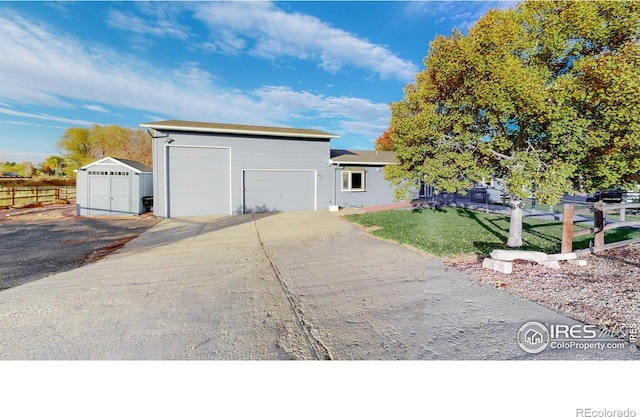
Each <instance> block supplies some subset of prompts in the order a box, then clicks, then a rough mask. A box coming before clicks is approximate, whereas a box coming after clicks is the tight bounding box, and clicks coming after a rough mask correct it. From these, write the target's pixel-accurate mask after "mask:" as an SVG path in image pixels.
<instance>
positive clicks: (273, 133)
mask: <svg viewBox="0 0 640 417" xmlns="http://www.w3.org/2000/svg"><path fill="white" fill-rule="evenodd" d="M140 127H146V128H149V129H154V130H158V131H162V130H171V131H182V132H205V133H231V134H235V135H250V136H281V137H292V138H311V139H334V138H339V137H340V136H337V135H333V134H331V133H326V134H321V133H301V132H278V131H264V130H247V129H224V128H215V127H194V126H171V125H154V124H153V123H143V124H141V125H140Z"/></svg>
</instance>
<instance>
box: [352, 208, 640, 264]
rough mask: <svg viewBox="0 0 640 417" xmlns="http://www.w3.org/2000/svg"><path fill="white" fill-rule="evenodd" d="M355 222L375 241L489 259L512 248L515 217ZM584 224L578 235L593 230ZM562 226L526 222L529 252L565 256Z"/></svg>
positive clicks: (418, 213) (413, 215)
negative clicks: (510, 238)
mask: <svg viewBox="0 0 640 417" xmlns="http://www.w3.org/2000/svg"><path fill="white" fill-rule="evenodd" d="M347 219H348V220H349V221H352V222H354V223H357V224H360V225H362V226H364V227H379V228H380V229H378V230H375V231H372V232H371V233H372V234H373V235H375V236H378V237H381V238H384V239H389V240H392V241H395V242H398V243H401V244H407V245H410V246H413V247H416V248H418V249H421V250H423V251H425V252H428V253H431V254H434V255H436V256H460V255H467V254H489V253H490V252H491V251H492V250H493V249H500V248H506V246H505V242H506V241H507V237H508V234H509V217H508V216H504V215H497V214H485V213H482V212H477V211H471V210H465V209H460V208H446V209H435V210H434V209H418V210H391V211H383V212H377V213H366V214H354V215H350V216H347ZM591 226H592V225H590V224H589V223H580V224H576V225H575V226H574V230H578V229H579V228H582V227H591ZM561 236H562V222H559V221H548V220H541V219H535V218H526V217H525V218H524V219H523V222H522V241H523V246H522V248H521V249H524V250H535V251H541V252H546V253H558V252H560V243H561ZM636 237H640V230H636V229H614V230H611V231H608V232H606V234H605V241H606V242H607V243H609V242H616V241H620V240H626V239H632V238H636ZM592 238H593V237H592V235H587V236H581V237H578V238H575V239H574V240H573V248H574V250H576V249H583V248H587V247H588V246H589V242H590V240H591V239H592Z"/></svg>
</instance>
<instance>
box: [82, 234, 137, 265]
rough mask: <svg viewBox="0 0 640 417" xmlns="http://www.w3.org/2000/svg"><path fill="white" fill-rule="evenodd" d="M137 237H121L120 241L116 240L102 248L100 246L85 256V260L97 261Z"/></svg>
mask: <svg viewBox="0 0 640 417" xmlns="http://www.w3.org/2000/svg"><path fill="white" fill-rule="evenodd" d="M136 237H137V235H136V236H127V237H125V238H124V239H120V240H119V241H117V242H114V243H112V244H110V245H107V246H104V247H102V248H98V249H96V250H94V251H93V252H91V253H90V254H89V255H87V257H86V258H85V262H97V261H99V260H100V259H102V258H104V257H105V256H107V255H108V254H110V253H111V252H115V251H117V250H118V249H120V248H121V247H123V246H124V245H126V244H127V243H129V242H130V241H132V240H133V239H135V238H136Z"/></svg>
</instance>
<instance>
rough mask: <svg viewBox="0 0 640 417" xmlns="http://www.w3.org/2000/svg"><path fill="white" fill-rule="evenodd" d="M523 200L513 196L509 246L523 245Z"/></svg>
mask: <svg viewBox="0 0 640 417" xmlns="http://www.w3.org/2000/svg"><path fill="white" fill-rule="evenodd" d="M523 206H524V204H523V203H522V200H518V199H515V198H513V197H511V221H510V222H509V240H507V246H509V247H511V248H518V247H520V246H522V208H523Z"/></svg>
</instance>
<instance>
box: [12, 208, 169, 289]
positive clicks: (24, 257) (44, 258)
mask: <svg viewBox="0 0 640 417" xmlns="http://www.w3.org/2000/svg"><path fill="white" fill-rule="evenodd" d="M0 212H1V213H0V291H1V290H5V289H8V288H12V287H15V286H17V285H21V284H24V283H27V282H31V281H35V280H38V279H41V278H44V277H46V276H48V275H51V274H55V273H58V272H63V271H68V270H70V269H74V268H77V267H78V266H80V265H82V264H84V263H86V262H95V261H96V260H98V259H100V258H101V257H104V256H106V255H107V254H109V253H111V252H113V251H114V250H116V249H118V248H119V247H121V246H123V245H124V244H125V243H126V242H128V241H130V240H131V239H133V238H135V237H136V236H138V235H139V234H140V233H142V232H144V231H145V230H147V229H148V228H149V227H151V226H153V225H154V224H156V223H157V222H158V221H159V220H157V219H155V218H153V217H144V216H141V217H128V218H89V217H79V216H75V215H74V214H73V213H74V209H72V208H64V207H62V208H60V207H45V208H42V209H32V210H0ZM7 214H8V215H9V216H7Z"/></svg>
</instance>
